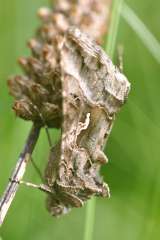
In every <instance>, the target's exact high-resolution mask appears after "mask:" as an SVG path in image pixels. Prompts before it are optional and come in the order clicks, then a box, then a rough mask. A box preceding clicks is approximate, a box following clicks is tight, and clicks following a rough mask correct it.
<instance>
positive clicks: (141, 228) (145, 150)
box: [0, 0, 160, 240]
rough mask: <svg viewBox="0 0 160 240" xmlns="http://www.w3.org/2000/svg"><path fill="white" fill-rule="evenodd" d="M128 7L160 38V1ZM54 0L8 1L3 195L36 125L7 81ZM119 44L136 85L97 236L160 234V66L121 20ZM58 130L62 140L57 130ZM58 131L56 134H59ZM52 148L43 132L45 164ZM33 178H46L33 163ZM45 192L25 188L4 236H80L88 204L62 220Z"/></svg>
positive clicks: (123, 238)
mask: <svg viewBox="0 0 160 240" xmlns="http://www.w3.org/2000/svg"><path fill="white" fill-rule="evenodd" d="M126 2H127V3H128V5H129V6H130V7H131V8H132V9H133V10H134V11H135V12H136V13H137V15H138V16H139V17H140V18H141V19H142V20H143V22H144V23H145V24H146V25H147V26H148V28H149V29H150V31H151V32H152V33H153V34H154V35H155V36H156V38H157V39H159V41H160V25H159V24H160V1H159V0H154V1H153V0H147V1H146V0H128V1H126ZM42 5H48V1H47V0H34V1H33V0H0V195H1V194H2V193H3V191H4V188H5V186H6V184H7V183H8V178H9V176H10V173H11V170H12V169H13V167H14V166H15V163H16V160H17V158H18V154H19V152H20V151H21V149H22V147H23V145H24V142H25V139H26V137H27V135H28V131H29V129H30V127H31V124H30V123H28V122H25V121H22V120H19V119H17V118H15V115H14V113H13V111H11V105H12V100H13V99H12V97H10V96H9V95H8V89H7V85H6V79H7V78H8V76H10V75H12V74H15V73H19V72H20V69H19V67H18V64H17V62H16V59H17V58H18V57H19V56H23V55H28V54H29V50H28V49H27V47H26V44H25V43H26V41H27V40H28V39H29V38H30V37H31V36H33V35H34V30H35V28H36V27H37V26H38V24H40V23H39V22H38V19H37V17H36V11H37V9H38V8H39V7H40V6H42ZM117 42H118V43H121V44H123V46H124V47H125V54H124V72H125V74H126V75H127V77H128V79H129V80H130V82H131V84H132V91H131V94H130V96H129V99H128V102H127V104H126V105H125V106H124V108H123V110H122V111H121V112H120V114H119V115H118V118H117V121H116V124H115V126H114V128H113V131H112V134H111V136H110V138H109V142H108V144H107V147H106V153H107V156H108V158H109V164H108V165H106V166H104V167H103V169H102V172H103V175H104V178H105V180H106V181H107V182H108V183H109V186H110V189H111V194H112V196H111V198H110V199H109V200H108V199H97V205H96V220H95V225H94V234H93V240H98V239H101V240H104V239H109V240H117V239H118V240H128V239H129V240H143V239H144V240H149V239H152V240H153V239H154V240H158V239H160V174H159V171H160V157H159V156H160V147H159V144H160V123H159V119H160V110H159V103H160V101H159V99H160V93H159V92H160V79H159V75H160V68H159V64H158V63H157V62H156V60H154V58H153V57H152V56H151V55H150V53H149V51H148V50H147V49H146V48H145V47H144V45H143V43H142V42H141V41H140V40H139V38H138V36H137V35H136V34H135V33H134V32H133V31H132V29H131V28H130V27H129V26H128V25H127V23H126V22H125V21H124V20H123V19H121V22H120V26H119V31H118V39H117ZM52 134H53V138H54V141H56V138H57V133H56V134H55V132H54V133H52ZM55 136H56V137H55ZM48 150H49V146H48V143H47V139H46V135H45V133H44V131H43V130H42V133H41V136H40V139H39V141H38V145H37V147H36V150H35V153H34V159H36V161H37V162H38V164H39V165H40V166H41V167H42V168H43V167H44V165H45V163H46V161H47V154H48ZM25 179H26V180H31V181H32V182H35V183H39V182H40V180H39V178H38V177H37V174H36V173H35V171H34V169H33V167H32V166H28V168H27V174H26V175H25ZM44 200H45V196H44V194H43V193H41V192H39V191H38V190H34V189H29V188H27V187H25V186H21V187H20V190H19V191H18V193H17V195H16V198H15V200H14V202H13V204H12V207H11V209H10V211H9V214H8V216H7V219H6V221H5V223H4V225H3V227H2V228H1V229H0V237H1V238H2V239H3V240H11V239H13V240H18V239H23V240H25V239H26V240H32V239H34V240H49V239H56V240H64V239H66V240H72V239H76V240H80V239H83V235H84V224H85V207H84V208H81V209H74V210H72V211H71V213H70V214H68V215H66V216H64V217H62V218H59V219H55V218H52V217H51V216H50V215H49V213H48V212H47V211H46V209H45V203H44V202H45V201H44Z"/></svg>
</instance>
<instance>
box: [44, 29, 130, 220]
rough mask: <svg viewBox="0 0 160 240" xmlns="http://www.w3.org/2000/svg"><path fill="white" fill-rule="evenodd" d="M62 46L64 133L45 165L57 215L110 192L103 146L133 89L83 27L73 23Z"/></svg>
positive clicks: (49, 203)
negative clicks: (102, 169) (103, 167)
mask: <svg viewBox="0 0 160 240" xmlns="http://www.w3.org/2000/svg"><path fill="white" fill-rule="evenodd" d="M59 49H60V66H61V85H62V126H61V131H62V133H61V140H60V142H59V143H58V144H57V146H55V147H54V148H53V149H52V151H51V154H50V159H49V163H48V165H47V168H46V181H47V184H49V185H50V187H51V188H52V191H53V196H52V195H50V196H48V200H47V208H48V209H49V211H50V212H51V214H52V215H54V216H57V215H61V214H63V213H66V212H68V210H69V209H70V208H72V207H81V206H83V204H84V202H85V201H86V200H87V199H89V198H91V197H92V196H102V197H109V195H110V194H109V188H108V185H107V184H106V183H104V182H103V180H102V177H101V176H100V175H99V169H100V167H101V165H102V164H104V163H107V161H108V160H107V157H106V156H105V154H104V153H103V148H104V144H105V142H106V139H107V138H108V136H109V134H110V131H111V129H112V125H113V122H114V120H115V115H116V114H117V112H118V111H119V110H120V108H121V106H122V105H123V104H124V102H125V99H126V98H127V96H128V93H129V90H130V84H129V82H128V80H127V79H126V77H125V76H124V75H123V74H121V73H120V72H119V70H118V69H117V68H116V67H115V66H114V65H113V63H112V62H111V60H110V59H109V57H108V56H107V55H106V54H105V52H104V51H103V50H102V49H101V47H99V46H98V45H97V44H96V43H95V42H94V41H93V40H91V39H90V38H89V37H88V36H87V35H86V34H85V33H82V32H81V31H80V30H79V29H77V28H75V27H72V28H69V30H68V31H67V33H66V34H65V36H64V38H63V40H62V41H61V42H59Z"/></svg>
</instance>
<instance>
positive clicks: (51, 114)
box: [8, 0, 110, 127]
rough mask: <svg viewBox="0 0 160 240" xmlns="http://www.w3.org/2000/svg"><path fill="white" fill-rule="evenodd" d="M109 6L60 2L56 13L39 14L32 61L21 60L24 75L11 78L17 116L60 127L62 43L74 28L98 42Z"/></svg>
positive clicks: (43, 11) (95, 0) (105, 3)
mask: <svg viewBox="0 0 160 240" xmlns="http://www.w3.org/2000/svg"><path fill="white" fill-rule="evenodd" d="M109 3H110V1H109V0H103V1H99V0H92V1H90V0H87V1H86V0H85V1H84V0H76V1H72V0H70V1H68V0H58V1H54V5H55V7H53V9H49V8H41V9H40V10H39V12H38V15H39V17H40V18H41V19H42V22H43V24H42V26H41V27H40V28H39V29H38V31H37V35H36V38H35V39H31V40H30V41H29V44H28V45H29V47H30V49H31V51H32V57H28V58H25V57H23V58H20V59H19V63H20V65H21V67H22V68H23V70H24V72H25V75H23V76H15V77H12V78H11V79H10V80H9V82H8V83H9V89H10V93H11V94H12V95H13V96H14V97H15V100H16V101H15V104H14V106H13V109H14V111H15V113H16V115H17V116H19V117H21V118H23V119H25V120H31V121H33V122H36V123H39V124H41V125H44V124H45V125H47V126H49V127H60V126H61V122H62V121H61V118H62V111H61V109H62V106H61V105H62V98H61V95H62V94H61V70H60V52H59V42H61V39H62V38H63V36H64V33H65V32H66V31H67V29H68V28H69V27H70V26H72V25H74V26H75V25H76V26H78V27H79V28H80V29H81V30H83V31H84V32H88V33H89V34H90V36H92V37H93V38H94V39H95V40H97V41H99V40H100V39H101V38H102V35H103V33H104V32H105V31H104V29H105V28H104V26H105V25H106V22H107V17H108V14H107V9H108V8H109V5H110V4H109Z"/></svg>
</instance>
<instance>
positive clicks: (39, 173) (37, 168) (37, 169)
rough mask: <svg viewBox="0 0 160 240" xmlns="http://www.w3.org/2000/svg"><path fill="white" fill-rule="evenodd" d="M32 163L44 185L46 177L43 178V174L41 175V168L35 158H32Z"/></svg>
mask: <svg viewBox="0 0 160 240" xmlns="http://www.w3.org/2000/svg"><path fill="white" fill-rule="evenodd" d="M31 163H32V165H33V167H34V169H35V171H36V173H37V174H38V176H39V178H40V179H41V181H42V182H43V183H44V182H45V180H44V177H43V174H42V173H41V171H40V169H39V167H38V166H37V164H36V162H35V161H34V160H33V158H32V157H31Z"/></svg>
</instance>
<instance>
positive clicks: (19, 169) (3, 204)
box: [0, 125, 41, 226]
mask: <svg viewBox="0 0 160 240" xmlns="http://www.w3.org/2000/svg"><path fill="white" fill-rule="evenodd" d="M40 129H41V127H40V126H37V125H33V127H32V129H31V131H30V134H29V136H28V138H27V141H26V144H25V146H24V149H23V151H22V152H21V154H20V156H19V159H18V161H17V164H16V167H15V169H14V171H13V173H12V176H11V177H10V181H9V183H8V186H7V188H6V190H5V192H4V194H3V196H2V198H1V199H0V226H1V225H2V224H3V221H4V219H5V216H6V214H7V212H8V210H9V208H10V205H11V203H12V201H13V199H14V197H15V194H16V192H17V190H18V188H19V182H20V181H21V180H22V178H23V176H24V173H25V170H26V166H27V164H28V162H29V160H30V159H31V155H32V152H33V150H34V148H35V145H36V142H37V140H38V137H39V133H40Z"/></svg>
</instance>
